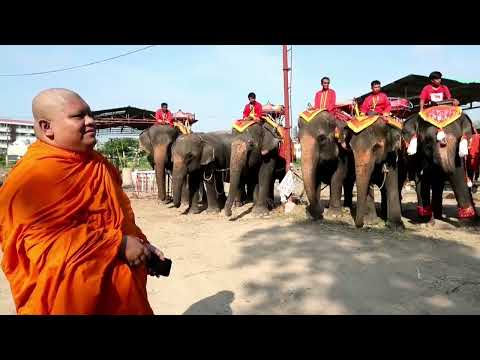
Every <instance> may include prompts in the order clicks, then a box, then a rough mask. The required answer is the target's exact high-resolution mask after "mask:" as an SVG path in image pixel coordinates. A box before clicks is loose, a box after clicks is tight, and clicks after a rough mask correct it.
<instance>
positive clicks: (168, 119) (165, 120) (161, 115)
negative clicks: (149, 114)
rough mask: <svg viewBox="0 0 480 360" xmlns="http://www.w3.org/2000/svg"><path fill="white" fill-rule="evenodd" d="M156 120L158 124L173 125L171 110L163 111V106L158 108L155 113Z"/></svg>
mask: <svg viewBox="0 0 480 360" xmlns="http://www.w3.org/2000/svg"><path fill="white" fill-rule="evenodd" d="M155 120H156V122H157V124H169V125H170V126H173V116H172V113H171V112H170V110H167V112H163V110H162V109H161V108H160V109H158V110H157V112H156V113H155Z"/></svg>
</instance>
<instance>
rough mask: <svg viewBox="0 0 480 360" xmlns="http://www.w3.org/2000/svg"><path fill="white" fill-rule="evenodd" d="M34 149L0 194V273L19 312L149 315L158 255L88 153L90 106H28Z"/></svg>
mask: <svg viewBox="0 0 480 360" xmlns="http://www.w3.org/2000/svg"><path fill="white" fill-rule="evenodd" d="M32 112H33V117H34V129H35V134H36V137H37V141H36V142H35V143H33V144H32V145H31V146H30V147H29V149H28V151H27V153H26V154H25V156H24V157H23V158H22V159H21V160H20V161H19V162H18V163H17V165H16V166H15V167H14V168H13V169H12V171H11V173H10V174H9V176H8V178H7V179H6V181H5V183H4V185H3V186H2V187H1V188H0V204H2V206H1V207H0V245H1V248H2V252H3V259H2V269H3V271H4V273H5V275H6V277H7V279H8V281H9V282H10V287H11V290H12V294H13V298H14V301H15V306H16V309H17V313H18V314H142V315H147V314H152V309H151V307H150V305H149V303H148V299H147V291H146V282H147V274H149V275H156V274H153V270H151V269H149V268H148V266H147V260H148V259H149V258H150V257H151V256H152V254H156V255H158V256H159V257H160V258H161V259H162V260H163V259H164V257H163V254H162V252H161V251H160V250H158V249H156V248H155V247H154V246H152V245H151V244H149V243H148V241H147V239H146V237H145V235H144V234H143V233H142V231H141V230H140V229H139V228H138V226H137V225H136V224H135V220H134V214H133V211H132V208H131V206H130V202H129V200H128V198H127V196H126V195H125V193H124V192H123V190H122V188H121V178H120V176H119V173H118V171H117V170H116V169H115V168H114V167H113V166H112V165H111V164H110V163H109V162H108V161H107V160H106V159H105V158H104V157H103V156H102V155H100V154H99V153H97V152H96V151H94V150H93V147H94V146H95V143H96V138H95V123H94V119H93V117H92V113H91V110H90V107H89V106H88V104H87V103H86V102H85V101H84V100H83V99H82V98H81V97H80V96H79V95H78V94H76V93H74V92H72V91H70V90H66V89H49V90H45V91H42V92H41V93H39V94H38V95H37V96H36V97H35V98H34V100H33V104H32Z"/></svg>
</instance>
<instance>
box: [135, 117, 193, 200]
mask: <svg viewBox="0 0 480 360" xmlns="http://www.w3.org/2000/svg"><path fill="white" fill-rule="evenodd" d="M180 135H181V132H180V130H179V129H178V128H177V127H171V126H169V125H158V124H155V125H153V126H151V127H149V128H148V129H145V130H144V131H142V132H141V133H140V135H139V141H140V145H141V147H142V148H143V149H145V151H146V152H147V154H148V155H149V161H150V162H151V165H152V167H153V168H154V169H155V176H156V180H157V187H158V200H159V201H161V202H163V203H165V204H166V203H169V202H170V199H168V198H167V191H166V184H165V172H166V171H167V170H169V171H172V169H173V162H172V156H171V148H172V145H173V144H174V143H175V140H176V139H177V137H178V136H180ZM184 196H186V189H184Z"/></svg>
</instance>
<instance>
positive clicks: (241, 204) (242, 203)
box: [233, 200, 245, 207]
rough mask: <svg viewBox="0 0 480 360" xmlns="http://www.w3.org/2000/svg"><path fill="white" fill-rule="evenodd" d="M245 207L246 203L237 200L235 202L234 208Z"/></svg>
mask: <svg viewBox="0 0 480 360" xmlns="http://www.w3.org/2000/svg"><path fill="white" fill-rule="evenodd" d="M243 205H245V202H244V201H241V200H235V201H234V202H233V207H242V206H243Z"/></svg>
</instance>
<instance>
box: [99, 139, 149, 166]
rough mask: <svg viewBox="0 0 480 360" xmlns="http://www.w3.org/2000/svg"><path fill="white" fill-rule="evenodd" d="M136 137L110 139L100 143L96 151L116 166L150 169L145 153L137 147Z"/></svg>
mask: <svg viewBox="0 0 480 360" xmlns="http://www.w3.org/2000/svg"><path fill="white" fill-rule="evenodd" d="M138 145H139V142H138V139H129V138H125V139H110V140H108V141H107V142H106V143H104V144H102V145H101V146H100V147H99V149H98V151H99V152H100V153H102V154H103V155H104V156H105V157H106V158H107V159H109V160H110V161H111V162H112V163H113V164H114V165H115V166H116V167H117V168H119V169H121V168H132V169H138V170H151V169H152V167H151V166H150V163H149V162H148V159H147V154H146V153H145V152H144V151H140V149H139V146H138Z"/></svg>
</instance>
